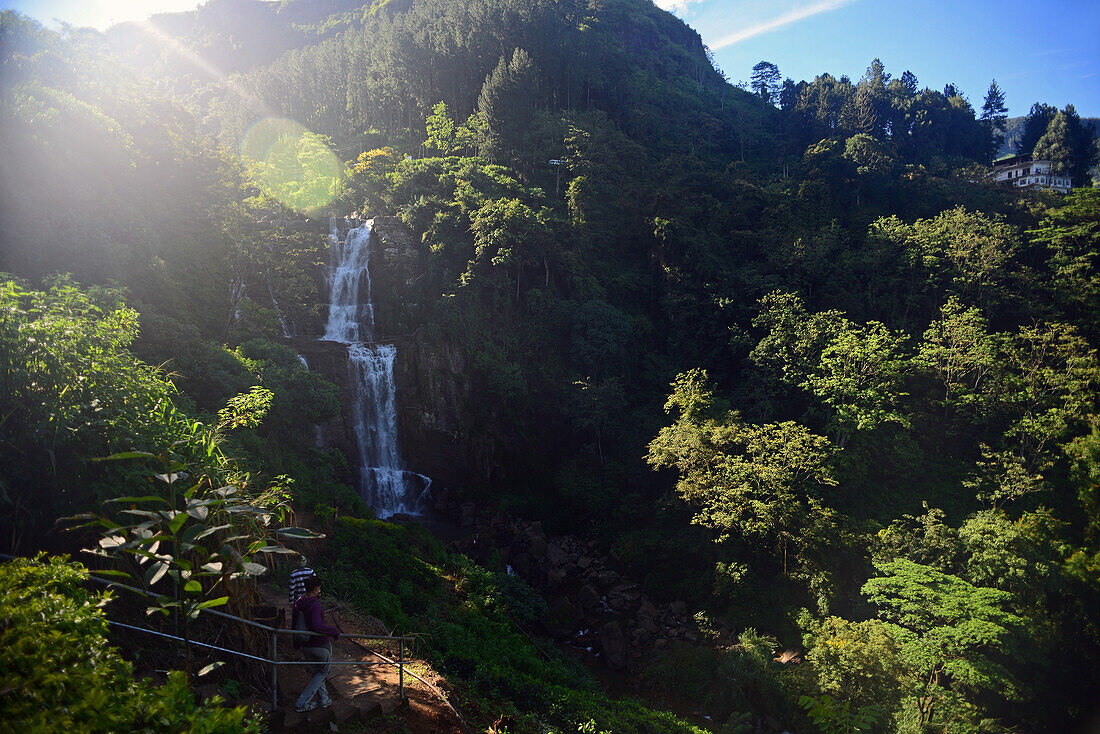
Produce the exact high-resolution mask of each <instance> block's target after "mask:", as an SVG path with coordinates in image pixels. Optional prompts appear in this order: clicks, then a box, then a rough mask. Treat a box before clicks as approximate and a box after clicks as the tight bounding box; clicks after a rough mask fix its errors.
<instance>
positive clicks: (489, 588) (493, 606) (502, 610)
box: [319, 517, 700, 734]
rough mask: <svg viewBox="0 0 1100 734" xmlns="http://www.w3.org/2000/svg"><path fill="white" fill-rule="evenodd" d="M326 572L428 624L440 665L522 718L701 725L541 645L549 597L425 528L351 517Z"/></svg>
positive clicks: (403, 619)
mask: <svg viewBox="0 0 1100 734" xmlns="http://www.w3.org/2000/svg"><path fill="white" fill-rule="evenodd" d="M364 558H367V559H369V560H370V562H369V563H363V559H364ZM319 570H320V571H321V572H322V573H323V574H324V576H325V579H326V582H325V583H326V584H327V586H326V588H328V589H329V590H330V592H331V593H333V594H335V595H336V596H342V597H345V598H348V599H349V600H350V601H352V602H353V603H354V604H356V605H357V606H358V607H359V608H360V609H362V610H364V611H367V612H369V613H371V614H374V615H376V616H378V617H379V618H381V619H382V620H383V621H385V622H386V623H387V624H390V625H393V626H395V627H396V628H397V629H399V630H403V631H404V630H408V631H415V630H425V631H426V632H427V634H425V635H424V636H423V637H421V638H419V639H420V641H421V643H422V644H423V645H425V646H426V648H427V649H426V650H425V651H424V652H427V653H428V654H429V655H430V657H431V658H432V659H433V660H434V661H435V665H436V666H438V668H439V669H441V670H443V671H445V672H446V674H447V675H448V676H450V677H454V678H456V679H459V680H462V681H464V682H465V683H466V684H467V685H469V686H471V688H472V692H473V693H476V695H478V696H484V697H487V698H488V699H489V700H491V701H496V702H500V701H504V702H506V705H507V706H508V707H509V710H511V711H513V712H515V714H514V715H516V716H517V717H537V718H538V719H539V720H541V721H542V722H544V723H546V722H548V723H550V724H551V725H553V726H555V727H559V728H561V729H573V728H575V727H577V726H580V725H584V724H585V723H586V722H588V721H589V720H592V721H594V722H595V724H594V726H596V727H597V730H604V729H609V730H611V731H615V732H627V733H630V732H637V733H638V734H642V733H643V732H684V733H685V734H689V733H692V732H695V733H698V732H699V731H700V730H698V729H696V728H694V727H691V726H690V725H688V724H686V723H685V722H683V721H681V720H679V719H677V718H675V717H674V716H672V715H671V714H666V713H660V712H655V711H653V710H650V709H647V708H645V707H643V706H641V705H640V704H637V703H634V702H631V701H620V700H614V699H610V698H608V697H606V696H605V695H604V694H602V693H600V692H598V690H597V685H596V683H595V681H594V680H592V679H591V678H590V677H589V675H588V673H587V672H585V671H584V669H583V668H581V667H580V666H579V665H577V664H576V663H571V662H568V661H567V659H566V658H564V657H563V656H562V655H561V654H560V653H557V652H554V653H552V654H548V653H547V652H545V648H546V647H549V646H544V649H540V648H538V647H536V646H535V645H534V644H533V643H532V640H531V638H529V637H528V635H526V634H524V632H523V631H522V630H523V629H524V627H526V625H528V624H529V623H530V622H531V621H533V620H535V619H536V618H541V617H542V616H543V614H544V613H545V603H544V602H543V601H542V599H541V598H540V597H538V595H537V594H536V593H535V592H534V591H533V590H532V589H531V588H530V587H529V586H527V584H526V583H524V582H523V581H522V580H520V579H518V578H516V577H515V576H511V575H508V574H503V573H492V572H490V571H488V570H486V569H485V568H482V567H481V566H478V565H476V564H474V563H473V562H472V561H470V560H469V559H467V558H465V557H463V556H458V555H455V554H451V553H448V552H447V551H445V550H444V549H443V547H442V545H441V544H440V543H439V542H438V541H436V540H435V539H434V538H432V537H431V536H430V535H429V534H428V533H427V531H425V530H424V529H423V528H421V527H420V526H417V525H409V526H402V525H395V524H392V523H386V522H381V521H377V520H361V519H356V518H347V517H345V518H341V519H340V520H339V521H338V522H337V525H336V528H335V529H334V531H333V534H332V537H331V540H330V542H329V543H328V544H327V545H326V554H325V557H324V558H323V559H322V561H321V563H320V564H319ZM550 649H552V648H550Z"/></svg>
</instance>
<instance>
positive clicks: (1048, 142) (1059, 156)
mask: <svg viewBox="0 0 1100 734" xmlns="http://www.w3.org/2000/svg"><path fill="white" fill-rule="evenodd" d="M1073 143H1074V141H1073V137H1072V135H1071V133H1070V128H1069V121H1068V120H1067V119H1066V114H1065V113H1064V112H1062V111H1061V110H1059V111H1058V112H1056V113H1055V115H1054V119H1052V120H1051V121H1050V124H1049V125H1047V129H1046V132H1044V133H1043V137H1041V138H1039V140H1038V141H1037V142H1036V143H1035V149H1034V150H1033V151H1032V153H1031V157H1032V158H1034V159H1035V160H1041V161H1050V163H1051V168H1052V169H1053V171H1054V172H1055V173H1060V174H1063V175H1068V174H1070V173H1071V172H1072V171H1073V169H1074V167H1075V164H1076V162H1077V161H1076V156H1075V154H1076V150H1075V146H1074V144H1073Z"/></svg>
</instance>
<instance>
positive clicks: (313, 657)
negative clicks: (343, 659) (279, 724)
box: [294, 647, 332, 708]
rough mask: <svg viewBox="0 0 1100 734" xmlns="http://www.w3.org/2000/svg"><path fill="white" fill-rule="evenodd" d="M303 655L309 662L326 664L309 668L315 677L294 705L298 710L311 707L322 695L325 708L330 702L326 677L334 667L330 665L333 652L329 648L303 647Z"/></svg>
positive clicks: (310, 680) (321, 698)
mask: <svg viewBox="0 0 1100 734" xmlns="http://www.w3.org/2000/svg"><path fill="white" fill-rule="evenodd" d="M302 654H303V655H304V656H305V658H306V660H307V661H309V662H315V663H324V665H310V666H307V667H308V668H309V670H310V671H311V672H312V673H313V677H312V678H310V679H309V683H307V684H306V687H305V690H303V691H302V695H301V696H298V701H297V703H295V704H294V705H295V707H296V708H303V707H304V706H308V705H309V702H310V701H312V700H313V697H314V696H315V695H320V701H321V705H322V706H324V705H325V704H327V703H328V701H329V697H328V691H327V690H325V677H326V676H327V675H328V671H329V668H331V667H332V666H331V665H329V664H328V663H329V660H331V659H332V650H330V649H328V648H327V647H303V648H302Z"/></svg>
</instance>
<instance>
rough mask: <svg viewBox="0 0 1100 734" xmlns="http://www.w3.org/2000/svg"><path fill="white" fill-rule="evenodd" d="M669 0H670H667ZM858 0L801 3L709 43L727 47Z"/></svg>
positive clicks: (824, 0) (716, 47)
mask: <svg viewBox="0 0 1100 734" xmlns="http://www.w3.org/2000/svg"><path fill="white" fill-rule="evenodd" d="M666 1H668V0H666ZM854 2H856V0H820V2H816V3H812V4H810V5H801V6H799V7H795V8H792V9H791V10H788V11H787V12H785V13H783V14H782V15H778V16H776V17H774V18H769V19H767V20H763V21H760V22H758V23H755V24H753V25H750V26H749V27H747V28H742V29H740V30H738V31H735V32H733V33H730V34H727V35H725V36H723V37H722V38H720V39H719V40H718V41H716V42H714V43H712V44H709V45H710V47H711V48H713V49H719V48H725V47H726V46H732V45H733V44H735V43H740V42H741V41H744V40H746V39H749V38H753V37H755V36H759V35H762V34H764V33H771V32H772V31H774V30H778V29H780V28H782V27H783V26H787V25H790V24H791V23H797V22H798V21H800V20H805V19H806V18H811V17H813V16H815V15H820V14H821V13H827V12H829V11H830V10H837V9H839V8H843V7H844V6H845V5H851V4H852V3H854Z"/></svg>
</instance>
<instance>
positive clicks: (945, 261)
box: [872, 206, 1020, 305]
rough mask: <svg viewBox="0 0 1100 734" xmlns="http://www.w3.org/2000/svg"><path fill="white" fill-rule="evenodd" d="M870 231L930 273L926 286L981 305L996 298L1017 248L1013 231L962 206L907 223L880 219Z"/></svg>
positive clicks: (1008, 225) (1015, 235) (1018, 247)
mask: <svg viewBox="0 0 1100 734" xmlns="http://www.w3.org/2000/svg"><path fill="white" fill-rule="evenodd" d="M872 232H873V233H874V234H876V235H877V236H883V237H888V238H890V239H892V240H894V241H895V242H897V243H898V244H900V245H901V247H902V248H903V249H905V250H908V251H909V257H910V261H911V262H912V263H913V264H914V265H917V266H920V267H923V268H924V270H925V272H926V273H927V274H928V276H929V277H928V281H927V286H928V287H931V289H933V290H934V291H936V292H944V291H946V292H947V293H949V294H951V293H954V294H956V295H958V296H960V297H961V298H962V299H963V300H967V301H969V302H977V303H978V304H979V305H985V304H987V303H990V302H992V301H993V300H994V297H995V296H996V295H997V294H998V292H999V288H1000V287H1001V286H1002V285H1003V284H1004V281H1005V279H1006V278H1007V275H1008V272H1009V266H1010V263H1011V262H1012V260H1013V258H1014V257H1015V255H1016V253H1017V251H1018V250H1019V249H1020V242H1019V236H1018V234H1017V232H1016V229H1015V228H1014V227H1012V226H1011V225H1010V224H1008V223H1007V222H1005V221H1004V220H1003V219H1002V218H1001V217H998V216H992V217H991V216H989V215H986V214H984V213H982V212H970V211H967V210H966V209H965V208H963V207H961V206H959V207H955V208H954V209H948V210H946V211H943V212H940V213H939V214H937V215H936V216H935V217H932V218H931V219H918V220H916V221H915V222H913V224H911V225H906V224H904V223H902V222H901V221H900V220H898V219H897V218H896V217H888V218H884V219H880V220H878V221H877V222H875V223H874V224H873V225H872ZM936 300H937V302H938V299H936Z"/></svg>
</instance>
